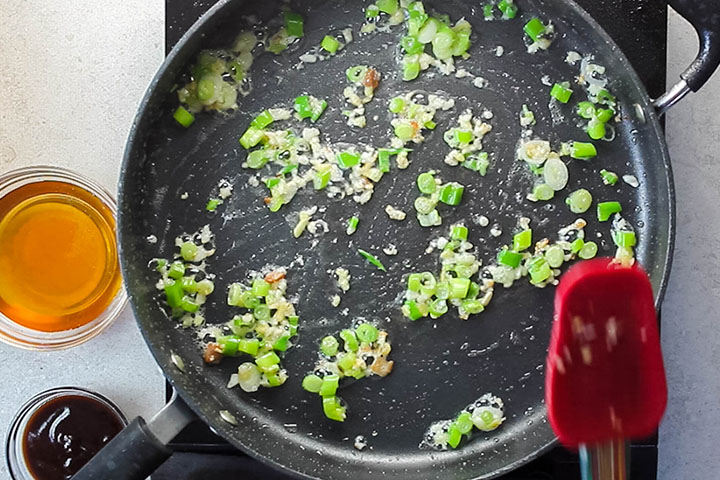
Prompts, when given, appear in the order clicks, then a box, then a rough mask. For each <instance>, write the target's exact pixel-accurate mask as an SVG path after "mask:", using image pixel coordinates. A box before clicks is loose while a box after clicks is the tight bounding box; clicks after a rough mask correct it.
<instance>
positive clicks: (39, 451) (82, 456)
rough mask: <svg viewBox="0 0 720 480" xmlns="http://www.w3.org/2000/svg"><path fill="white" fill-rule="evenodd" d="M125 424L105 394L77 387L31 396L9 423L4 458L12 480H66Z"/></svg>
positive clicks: (125, 421)
mask: <svg viewBox="0 0 720 480" xmlns="http://www.w3.org/2000/svg"><path fill="white" fill-rule="evenodd" d="M126 425H127V419H126V418H125V415H123V413H122V412H121V411H120V409H119V408H118V407H117V406H116V405H115V404H113V403H112V402H111V401H110V400H108V399H107V398H105V397H104V396H102V395H100V394H98V393H95V392H91V391H89V390H85V389H82V388H78V387H62V388H53V389H51V390H47V391H45V392H42V393H39V394H38V395H36V396H35V397H33V398H31V399H30V400H29V401H28V402H27V403H25V405H23V407H22V408H21V409H20V411H19V412H18V413H17V415H16V416H15V418H14V419H13V421H12V424H11V426H10V430H9V432H8V437H7V443H6V456H7V462H8V468H9V470H10V476H11V477H12V478H13V480H69V479H70V478H72V476H73V475H74V474H75V473H76V472H77V471H78V470H80V468H82V466H83V465H85V464H86V463H87V462H88V461H89V460H90V459H91V458H92V457H93V455H95V454H96V453H97V452H98V451H100V449H102V447H104V446H105V444H106V443H108V442H109V441H110V440H111V439H112V438H113V437H114V436H115V435H117V434H118V433H119V432H120V430H122V429H123V428H124V427H125V426H126Z"/></svg>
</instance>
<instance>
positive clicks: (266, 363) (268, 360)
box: [255, 351, 280, 370]
mask: <svg viewBox="0 0 720 480" xmlns="http://www.w3.org/2000/svg"><path fill="white" fill-rule="evenodd" d="M279 363H280V357H278V356H277V354H276V353H275V352H272V351H271V352H268V353H266V354H264V355H262V356H260V357H257V358H256V359H255V364H256V365H257V366H258V367H260V369H261V370H265V369H272V367H273V365H277V364H279Z"/></svg>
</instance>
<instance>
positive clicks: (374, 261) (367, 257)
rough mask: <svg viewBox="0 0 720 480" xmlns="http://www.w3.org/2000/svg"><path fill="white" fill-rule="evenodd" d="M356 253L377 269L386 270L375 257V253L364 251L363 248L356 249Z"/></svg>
mask: <svg viewBox="0 0 720 480" xmlns="http://www.w3.org/2000/svg"><path fill="white" fill-rule="evenodd" d="M358 253H359V254H360V255H361V256H362V257H363V258H364V259H365V260H367V261H368V262H369V263H370V264H371V265H374V266H376V267H377V268H378V269H380V270H382V271H383V272H387V269H386V268H385V265H383V264H382V262H381V261H380V260H378V259H377V257H376V256H375V255H373V254H372V253H369V252H366V251H365V250H362V249H358Z"/></svg>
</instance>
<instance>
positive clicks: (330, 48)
mask: <svg viewBox="0 0 720 480" xmlns="http://www.w3.org/2000/svg"><path fill="white" fill-rule="evenodd" d="M320 46H321V47H322V48H323V49H324V50H325V51H327V52H328V53H331V54H335V53H336V52H337V51H338V49H339V48H340V42H338V41H337V40H335V38H334V37H331V36H330V35H325V38H323V39H322V43H320Z"/></svg>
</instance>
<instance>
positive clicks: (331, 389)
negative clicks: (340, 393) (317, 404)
mask: <svg viewBox="0 0 720 480" xmlns="http://www.w3.org/2000/svg"><path fill="white" fill-rule="evenodd" d="M339 383H340V376H339V375H335V374H332V375H325V378H323V383H322V386H321V387H320V395H321V396H323V397H332V396H333V395H335V393H336V392H337V389H338V384H339Z"/></svg>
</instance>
